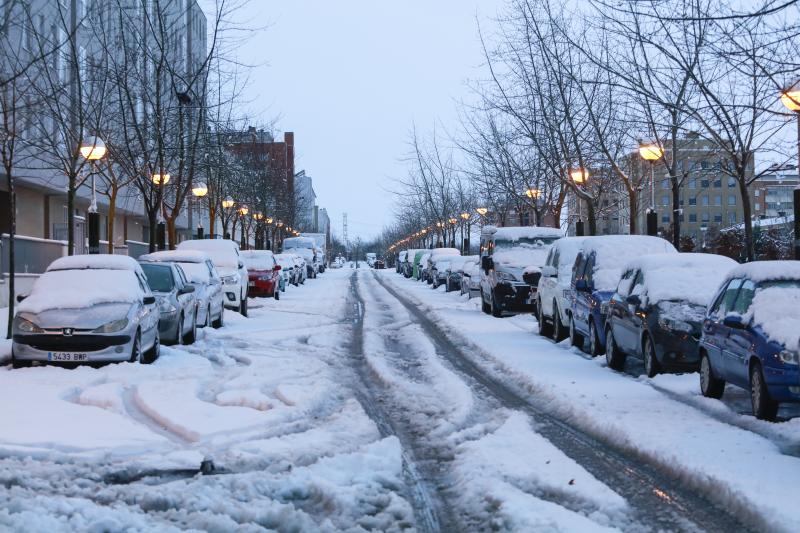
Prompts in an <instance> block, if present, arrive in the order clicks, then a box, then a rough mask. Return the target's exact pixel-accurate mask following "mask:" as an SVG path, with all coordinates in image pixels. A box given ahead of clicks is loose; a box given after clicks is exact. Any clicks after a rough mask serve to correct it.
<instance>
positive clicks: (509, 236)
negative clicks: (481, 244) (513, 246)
mask: <svg viewBox="0 0 800 533" xmlns="http://www.w3.org/2000/svg"><path fill="white" fill-rule="evenodd" d="M481 233H482V234H483V235H492V236H493V237H494V238H495V239H496V240H504V241H518V240H520V239H543V238H553V237H563V236H564V230H562V229H561V228H548V227H544V226H512V227H504V228H498V227H496V226H484V228H483V231H482V232H481Z"/></svg>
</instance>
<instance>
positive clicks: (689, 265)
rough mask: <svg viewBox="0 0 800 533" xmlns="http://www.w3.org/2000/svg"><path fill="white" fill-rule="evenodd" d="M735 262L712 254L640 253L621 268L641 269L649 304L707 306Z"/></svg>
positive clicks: (734, 266) (735, 264)
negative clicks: (667, 301)
mask: <svg viewBox="0 0 800 533" xmlns="http://www.w3.org/2000/svg"><path fill="white" fill-rule="evenodd" d="M737 265H738V263H736V261H734V260H733V259H730V258H728V257H725V256H723V255H714V254H695V253H683V254H669V255H664V254H656V255H647V256H642V257H640V258H638V259H635V260H633V261H631V262H629V263H628V264H627V265H625V267H624V269H623V270H629V269H641V270H642V272H643V273H644V286H645V289H646V294H647V298H648V301H649V302H650V303H651V304H655V303H658V302H663V301H666V300H676V301H678V300H679V301H684V302H687V303H690V304H695V305H702V306H707V305H708V304H709V302H710V301H711V298H713V297H714V294H716V292H717V289H718V288H719V286H720V285H721V284H722V282H723V281H724V280H725V277H726V276H727V275H728V272H730V271H731V270H733V269H734V268H736V266H737Z"/></svg>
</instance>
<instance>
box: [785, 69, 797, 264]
mask: <svg viewBox="0 0 800 533" xmlns="http://www.w3.org/2000/svg"><path fill="white" fill-rule="evenodd" d="M781 102H782V103H783V105H785V106H786V108H787V109H788V110H789V111H793V112H794V114H795V115H796V116H797V171H798V172H800V82H798V83H796V84H794V86H792V87H789V88H788V89H786V90H785V91H783V93H781ZM794 234H795V235H800V189H798V188H796V189H795V190H794ZM794 258H795V259H800V240H798V239H797V238H795V241H794Z"/></svg>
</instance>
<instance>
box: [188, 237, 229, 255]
mask: <svg viewBox="0 0 800 533" xmlns="http://www.w3.org/2000/svg"><path fill="white" fill-rule="evenodd" d="M178 250H200V251H203V252H216V251H219V250H234V251H236V252H237V253H238V252H239V245H238V244H237V243H236V242H234V241H232V240H230V239H189V240H188V241H183V242H180V243H178Z"/></svg>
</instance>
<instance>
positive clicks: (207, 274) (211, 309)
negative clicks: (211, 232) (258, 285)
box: [139, 250, 225, 328]
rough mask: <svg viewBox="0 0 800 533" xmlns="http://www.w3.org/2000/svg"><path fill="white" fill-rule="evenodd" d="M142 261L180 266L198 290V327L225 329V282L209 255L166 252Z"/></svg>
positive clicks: (196, 295)
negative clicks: (223, 284) (223, 288)
mask: <svg viewBox="0 0 800 533" xmlns="http://www.w3.org/2000/svg"><path fill="white" fill-rule="evenodd" d="M139 261H147V262H174V263H175V264H177V265H178V266H180V267H181V270H183V273H184V274H185V275H186V277H187V279H188V280H189V283H191V284H192V285H194V288H195V293H194V294H195V299H196V300H197V308H198V311H197V325H198V327H206V326H212V327H214V328H221V327H222V326H223V325H224V323H225V301H224V296H223V295H222V281H221V280H220V276H219V273H217V269H216V268H215V267H214V263H213V262H212V261H211V257H209V256H208V254H206V253H204V252H197V251H193V250H164V251H162V252H153V253H151V254H146V255H143V256H141V257H139Z"/></svg>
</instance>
